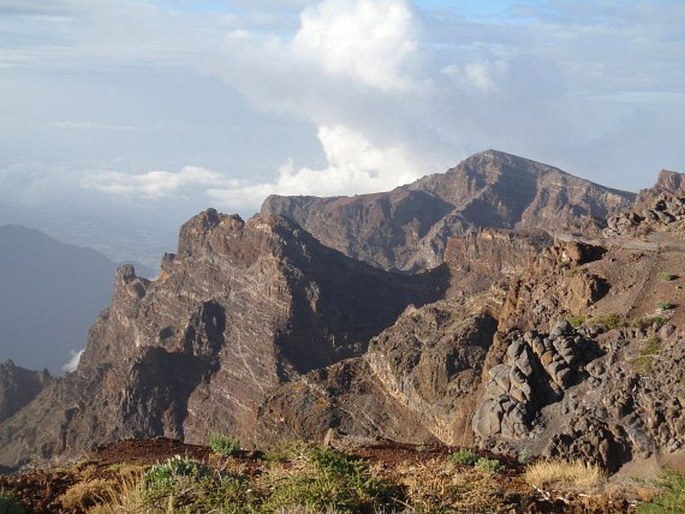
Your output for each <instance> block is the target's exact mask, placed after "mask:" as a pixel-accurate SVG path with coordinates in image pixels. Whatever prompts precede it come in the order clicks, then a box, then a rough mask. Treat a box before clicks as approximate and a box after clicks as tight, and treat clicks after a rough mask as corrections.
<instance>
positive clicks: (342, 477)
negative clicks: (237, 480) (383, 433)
mask: <svg viewBox="0 0 685 514" xmlns="http://www.w3.org/2000/svg"><path fill="white" fill-rule="evenodd" d="M299 460H300V462H299V463H296V464H299V465H302V464H304V466H305V469H304V470H303V471H304V472H303V473H301V474H298V475H291V476H290V477H289V478H288V479H286V480H283V481H280V482H278V483H277V484H275V488H274V489H273V492H272V494H271V496H270V498H269V500H268V505H267V509H265V510H274V511H278V512H281V511H284V510H290V509H293V508H296V507H305V509H309V510H311V511H313V512H321V511H333V510H334V511H337V512H374V511H380V510H385V509H387V508H390V510H392V508H393V507H397V506H398V505H397V504H398V500H402V499H403V494H402V491H401V489H399V488H398V487H397V486H396V485H394V484H392V483H391V482H388V481H385V480H382V479H379V478H376V477H375V476H373V474H372V473H371V470H370V469H369V466H368V464H366V463H365V462H364V461H362V460H358V459H354V458H352V457H348V456H347V455H345V454H344V453H341V452H338V451H336V450H333V449H332V448H326V447H313V448H309V449H305V450H304V451H303V452H302V453H301V455H300V457H299Z"/></svg>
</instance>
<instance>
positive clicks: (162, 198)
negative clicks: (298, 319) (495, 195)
mask: <svg viewBox="0 0 685 514" xmlns="http://www.w3.org/2000/svg"><path fill="white" fill-rule="evenodd" d="M684 27H685V3H684V2H682V1H679V0H671V1H669V0H663V1H630V2H628V1H619V0H602V1H592V2H591V1H570V0H548V1H528V2H526V1H511V2H496V1H479V2H447V1H439V0H417V1H415V2H413V1H411V0H225V1H204V2H203V1H200V2H198V1H190V0H164V1H162V0H157V1H152V0H54V1H51V2H49V3H47V2H44V1H36V0H0V69H1V71H0V223H2V222H3V221H7V215H5V217H4V218H3V217H2V216H3V214H2V213H8V212H9V213H19V212H21V213H24V214H22V216H24V217H25V219H27V220H29V221H30V219H32V218H31V217H32V215H33V214H36V216H38V214H41V213H42V216H43V218H42V219H45V218H46V215H45V212H46V211H48V210H49V211H50V212H51V213H53V212H57V213H59V214H60V216H62V217H63V218H64V219H65V220H68V219H69V217H70V216H71V217H72V218H78V219H83V218H84V217H92V219H95V218H96V217H97V216H96V213H99V215H101V216H104V217H106V218H107V219H109V220H118V221H119V222H120V223H121V224H122V226H124V225H126V224H127V223H134V222H140V220H143V219H144V220H147V221H148V222H149V223H150V224H153V225H155V226H160V227H161V228H160V231H161V230H162V228H163V229H164V230H169V231H170V232H175V229H176V226H177V224H178V223H180V222H181V221H183V219H184V218H186V217H187V216H189V215H191V214H192V213H194V212H197V211H199V210H201V209H203V208H206V207H207V206H208V205H214V206H216V207H218V208H220V209H221V210H224V211H228V212H240V213H241V214H243V215H250V214H251V213H253V212H255V211H256V210H257V209H258V208H259V205H260V203H261V200H262V199H263V198H264V197H265V196H266V195H267V194H270V193H282V194H321V195H329V194H356V193H363V192H369V191H377V190H384V189H390V188H392V187H395V186H397V185H399V184H402V183H406V182H409V181H411V180H414V179H416V178H417V177H420V176H422V175H425V174H428V173H436V172H441V171H444V170H445V169H447V168H448V167H450V166H453V165H454V164H456V163H457V162H458V161H459V160H461V159H463V158H465V157H467V156H468V155H470V154H472V153H474V152H477V151H481V150H484V149H487V148H497V149H500V150H503V151H508V152H511V153H515V154H518V155H523V156H526V157H530V158H532V159H536V160H541V161H543V162H547V163H550V164H553V165H556V166H559V167H561V168H563V169H565V170H567V171H569V172H571V173H574V174H577V175H580V176H583V177H586V178H589V179H591V180H594V181H596V182H599V183H602V184H606V185H609V186H613V187H617V188H623V189H631V190H637V189H639V188H642V187H647V186H648V185H650V184H651V183H652V182H653V181H654V179H655V177H656V174H657V172H658V171H659V169H661V168H670V169H675V170H680V171H684V170H685V162H684V159H685V154H684V153H683V152H682V134H683V132H684V130H683V129H685V126H684V124H685V121H684V120H685V66H683V64H684V63H685V28H684ZM32 213H33V214H32ZM15 217H16V216H15ZM50 217H53V218H54V216H52V215H50V216H48V218H50ZM36 219H37V218H36ZM13 221H16V220H13ZM65 225H68V223H66V222H65ZM38 228H44V227H41V226H39V227H38Z"/></svg>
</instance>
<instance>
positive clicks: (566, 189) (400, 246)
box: [261, 150, 635, 271]
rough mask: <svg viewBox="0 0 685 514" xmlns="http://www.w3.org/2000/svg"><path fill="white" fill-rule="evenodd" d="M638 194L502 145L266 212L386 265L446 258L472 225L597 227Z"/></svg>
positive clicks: (285, 202) (288, 201) (279, 202)
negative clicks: (453, 240)
mask: <svg viewBox="0 0 685 514" xmlns="http://www.w3.org/2000/svg"><path fill="white" fill-rule="evenodd" d="M634 198H635V195H634V194H633V193H628V192H624V191H618V190H615V189H610V188H606V187H603V186H600V185H597V184H594V183H592V182H590V181H588V180H585V179H581V178H578V177H574V176H573V175H569V174H568V173H565V172H563V171H561V170H560V169H558V168H555V167H552V166H548V165H546V164H541V163H539V162H535V161H531V160H529V159H524V158H522V157H517V156H514V155H510V154H507V153H503V152H498V151H496V150H487V151H485V152H481V153H478V154H475V155H473V156H471V157H469V158H468V159H466V160H465V161H463V162H461V163H460V164H458V165H457V166H456V167H454V168H452V169H450V170H448V171H447V172H446V173H441V174H436V175H429V176H426V177H423V178H421V179H419V180H417V181H416V182H414V183H412V184H409V185H406V186H401V187H398V188H396V189H394V190H392V191H389V192H387V193H376V194H369V195H358V196H353V197H331V198H319V197H314V196H278V195H272V196H269V197H268V198H267V199H266V200H265V201H264V203H263V205H262V210H261V212H262V214H279V215H282V216H286V217H288V218H290V219H292V220H294V221H295V222H296V223H298V224H299V225H301V226H302V227H303V228H304V229H305V230H307V231H308V232H310V233H311V234H312V235H313V236H314V237H316V238H317V239H319V240H320V241H321V242H322V243H323V244H325V245H326V246H330V247H331V248H335V249H336V250H339V251H341V252H343V253H344V254H346V255H348V256H350V257H353V258H355V259H359V260H362V261H365V262H367V263H369V264H372V265H374V266H377V267H379V268H383V269H399V270H405V271H412V270H418V269H425V268H431V267H434V266H437V265H438V264H439V263H441V262H442V260H443V256H444V252H445V246H446V242H447V240H448V239H449V238H450V237H452V236H457V235H462V234H464V233H466V232H468V231H469V229H473V228H482V227H497V228H509V229H513V228H544V229H545V230H548V231H550V232H574V231H581V232H585V233H587V232H592V233H598V232H599V231H600V230H601V229H602V228H604V226H605V221H604V220H605V218H606V216H607V215H608V214H609V213H610V212H612V211H614V210H616V209H618V208H620V207H623V206H626V205H628V204H630V203H631V202H632V201H633V200H634Z"/></svg>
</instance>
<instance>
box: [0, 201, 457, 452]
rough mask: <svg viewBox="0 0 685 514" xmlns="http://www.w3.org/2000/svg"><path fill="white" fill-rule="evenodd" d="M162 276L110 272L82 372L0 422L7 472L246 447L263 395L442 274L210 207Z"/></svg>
mask: <svg viewBox="0 0 685 514" xmlns="http://www.w3.org/2000/svg"><path fill="white" fill-rule="evenodd" d="M162 269H163V273H162V274H161V276H160V277H159V278H158V279H157V280H156V281H148V280H145V279H142V278H139V277H137V276H136V275H135V273H134V270H133V269H132V268H131V267H130V266H126V267H122V268H120V269H119V271H118V272H117V279H116V286H115V292H114V296H113V300H112V305H111V307H110V308H109V309H108V310H106V311H105V312H103V314H102V315H101V316H100V318H99V319H98V321H97V322H96V323H95V325H94V326H93V328H92V329H91V331H90V336H89V342H88V347H87V349H86V351H85V353H84V354H83V356H82V359H81V362H80V364H79V368H78V370H77V371H76V372H75V373H72V374H70V375H68V376H67V377H66V378H65V379H64V380H63V381H61V382H60V383H59V384H57V385H56V386H55V387H52V388H48V389H47V390H45V391H43V392H42V393H41V394H40V395H39V396H38V398H36V400H35V401H34V402H33V403H32V405H31V406H29V407H28V408H27V409H24V410H23V411H22V412H21V413H20V414H19V415H17V416H14V417H13V418H12V419H11V420H8V421H7V423H5V424H3V425H1V426H0V440H1V441H2V443H3V445H5V449H6V451H4V452H3V456H2V458H3V459H4V462H3V464H5V465H13V464H17V463H18V462H20V461H21V459H22V456H24V458H25V456H26V455H29V454H30V453H31V451H30V450H31V449H32V448H33V449H34V450H38V453H39V455H40V456H47V455H50V454H62V455H69V454H70V453H73V452H77V451H78V450H79V449H80V448H84V447H88V446H89V445H91V444H95V443H99V442H102V441H105V440H111V439H116V438H121V437H144V436H157V435H166V436H170V437H176V438H182V439H185V440H188V441H196V440H197V441H203V440H205V437H206V434H207V433H208V432H211V431H221V432H227V433H233V434H236V435H238V436H240V437H241V438H243V440H244V441H246V442H249V441H250V440H252V439H253V438H255V437H256V434H255V432H254V429H255V426H256V422H257V421H256V416H257V411H258V408H259V405H260V403H261V402H262V401H263V399H264V398H265V397H266V396H267V394H268V393H269V391H270V390H271V389H273V388H274V387H276V386H277V385H278V384H279V383H281V382H284V381H289V380H292V379H293V378H295V377H297V376H299V375H300V374H302V373H307V372H309V371H311V370H313V369H319V368H321V367H324V366H326V365H329V364H332V363H334V362H337V361H340V360H342V359H345V358H348V357H353V356H357V355H361V354H363V353H364V352H365V350H366V348H367V344H368V341H369V339H370V338H371V337H372V336H373V335H375V334H377V333H378V332H380V331H381V330H382V329H383V328H385V327H387V326H389V325H391V324H392V323H393V321H394V320H395V319H396V318H397V316H398V315H399V314H400V313H401V312H402V311H403V310H404V309H405V308H406V306H407V305H409V304H416V305H421V304H424V303H426V302H432V301H434V300H436V299H437V298H439V297H440V296H441V295H442V293H443V289H444V287H442V286H441V283H444V280H441V274H442V273H443V271H441V270H437V271H436V272H433V273H431V274H425V275H421V276H415V277H402V276H397V275H393V274H390V273H387V272H383V271H380V270H377V269H374V268H371V267H369V266H367V265H364V264H362V263H358V262H355V261H353V260H351V259H349V258H347V257H345V256H343V255H342V254H340V253H338V252H336V251H334V250H331V249H328V248H325V247H323V246H321V245H320V244H319V243H318V242H317V241H316V240H315V239H313V238H312V237H311V236H310V235H309V234H307V233H306V232H304V231H303V230H301V229H300V228H299V227H297V226H296V225H294V224H293V223H292V222H290V221H288V220H286V219H284V218H279V217H274V216H262V217H256V218H253V219H252V220H250V221H249V222H247V223H245V222H243V221H242V220H241V219H239V218H238V217H237V216H226V215H220V214H218V213H217V212H216V211H214V210H211V209H210V210H208V211H206V212H204V213H201V214H200V215H198V216H196V217H195V218H193V219H191V220H190V221H189V222H188V223H186V224H185V225H184V226H183V227H182V228H181V231H180V238H179V246H178V253H177V254H176V255H167V256H165V258H164V260H163V263H162ZM29 420H31V422H30V423H29V422H28V421H29ZM18 434H20V435H18Z"/></svg>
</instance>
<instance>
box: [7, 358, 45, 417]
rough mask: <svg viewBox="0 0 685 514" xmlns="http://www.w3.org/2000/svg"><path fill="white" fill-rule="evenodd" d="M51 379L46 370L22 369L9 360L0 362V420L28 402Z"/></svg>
mask: <svg viewBox="0 0 685 514" xmlns="http://www.w3.org/2000/svg"><path fill="white" fill-rule="evenodd" d="M51 381H52V377H51V376H50V373H48V371H47V370H43V371H32V370H28V369H24V368H22V367H20V366H17V365H16V364H14V362H13V361H11V360H7V361H5V362H3V363H0V422H2V421H4V420H6V419H7V418H9V417H11V416H12V415H13V414H15V413H16V412H18V411H19V410H21V408H22V407H24V406H25V405H27V404H28V403H30V402H31V400H33V399H34V398H35V397H36V395H38V393H39V392H40V391H41V390H42V389H43V388H44V387H45V386H47V385H48V384H49V383H50V382H51Z"/></svg>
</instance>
